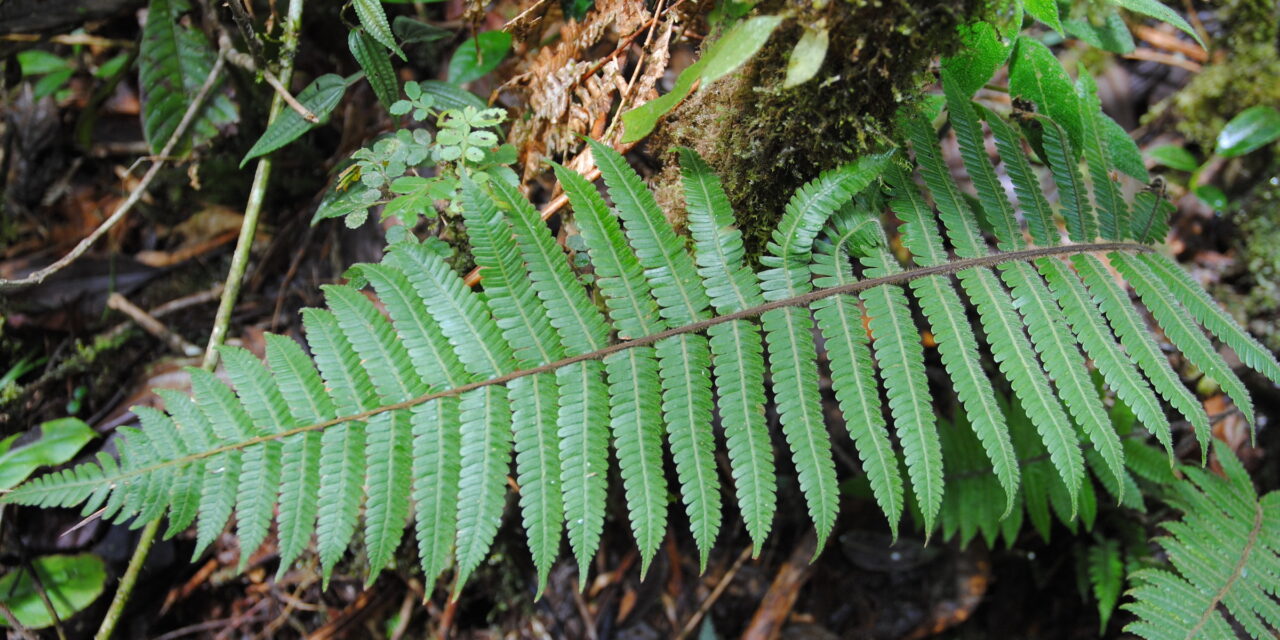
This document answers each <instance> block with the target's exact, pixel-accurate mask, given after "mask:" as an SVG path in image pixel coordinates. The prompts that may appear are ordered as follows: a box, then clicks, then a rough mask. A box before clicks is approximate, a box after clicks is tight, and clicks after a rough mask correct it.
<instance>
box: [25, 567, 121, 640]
mask: <svg viewBox="0 0 1280 640" xmlns="http://www.w3.org/2000/svg"><path fill="white" fill-rule="evenodd" d="M29 566H30V570H29V569H28V568H27V567H19V568H17V569H14V570H13V571H10V572H8V573H6V574H5V575H3V576H0V604H3V605H4V606H5V607H7V608H8V609H9V610H10V611H12V612H13V616H14V617H15V618H17V619H18V622H19V623H20V624H21V625H22V626H23V627H25V628H27V629H44V628H46V627H52V626H53V625H54V624H55V623H56V622H57V621H60V620H61V621H65V620H67V619H69V618H71V616H73V615H75V614H76V613H77V612H79V611H81V610H83V609H84V608H85V607H87V606H89V605H90V604H93V601H94V600H97V599H98V596H99V595H101V594H102V590H103V587H105V586H106V582H107V568H106V563H104V562H103V561H102V558H100V557H98V556H96V555H94V554H92V553H82V554H79V555H74V556H71V555H52V556H40V557H38V558H34V559H32V560H31V563H30V565H29ZM32 570H34V571H35V574H36V575H35V576H32V575H31V573H30V571H32ZM33 578H35V579H33ZM42 593H43V595H44V596H45V597H47V598H48V599H49V602H50V603H52V605H53V610H52V611H51V610H50V609H49V606H48V605H47V604H45V600H44V598H43V597H41V595H42ZM55 615H56V617H55ZM8 626H9V622H8V620H6V619H4V618H0V627H8Z"/></svg>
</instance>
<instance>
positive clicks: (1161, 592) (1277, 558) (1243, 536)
mask: <svg viewBox="0 0 1280 640" xmlns="http://www.w3.org/2000/svg"><path fill="white" fill-rule="evenodd" d="M1214 445H1215V446H1214V453H1215V454H1216V456H1217V458H1218V462H1219V463H1220V464H1221V465H1222V469H1223V471H1224V472H1225V475H1226V477H1225V478H1221V477H1218V476H1216V475H1213V474H1212V473H1209V472H1207V471H1205V470H1202V469H1198V468H1190V467H1189V468H1185V469H1184V472H1185V473H1186V474H1187V476H1188V478H1189V482H1183V483H1179V484H1178V485H1176V495H1175V499H1174V501H1173V504H1174V505H1175V506H1176V507H1177V508H1178V509H1179V510H1180V511H1182V512H1183V517H1182V519H1181V520H1178V521H1174V522H1167V523H1165V525H1164V526H1165V529H1167V530H1168V531H1169V534H1170V535H1169V536H1166V537H1161V538H1158V539H1157V541H1158V542H1159V544H1160V546H1161V547H1163V549H1164V551H1165V553H1166V555H1167V556H1168V558H1169V562H1170V563H1171V564H1172V565H1173V569H1174V571H1167V570H1164V569H1154V568H1149V569H1141V570H1139V571H1136V572H1134V573H1132V574H1130V576H1129V581H1130V584H1131V587H1130V589H1129V591H1128V592H1126V595H1127V596H1129V597H1131V598H1133V601H1131V602H1126V603H1125V604H1123V605H1121V606H1122V607H1123V608H1125V609H1127V610H1129V611H1130V612H1132V613H1133V614H1134V615H1136V616H1137V618H1138V619H1137V620H1135V621H1133V622H1131V623H1129V624H1128V625H1127V626H1125V631H1128V632H1130V633H1134V634H1137V635H1139V636H1141V637H1143V638H1147V639H1148V640H1162V639H1164V638H1180V639H1183V638H1228V637H1235V635H1236V632H1235V631H1234V630H1233V629H1232V625H1231V623H1230V622H1229V621H1228V618H1227V615H1226V614H1227V613H1229V614H1230V619H1231V620H1234V621H1235V622H1236V623H1238V624H1239V625H1240V627H1241V628H1243V629H1244V630H1245V631H1246V632H1247V633H1248V634H1249V635H1250V636H1251V637H1254V638H1269V637H1272V636H1274V634H1275V633H1276V632H1277V631H1278V630H1280V604H1277V602H1276V600H1275V594H1276V584H1277V583H1280V493H1277V492H1272V493H1269V494H1267V495H1266V496H1264V497H1262V498H1261V499H1259V498H1258V495H1257V493H1256V492H1255V491H1254V488H1253V483H1252V481H1250V479H1249V475H1248V473H1247V472H1245V470H1244V468H1243V467H1242V466H1241V465H1240V462H1239V461H1238V460H1236V458H1235V456H1234V455H1233V454H1232V453H1231V451H1230V449H1229V448H1228V447H1227V446H1226V445H1225V444H1223V443H1222V442H1218V441H1215V442H1214Z"/></svg>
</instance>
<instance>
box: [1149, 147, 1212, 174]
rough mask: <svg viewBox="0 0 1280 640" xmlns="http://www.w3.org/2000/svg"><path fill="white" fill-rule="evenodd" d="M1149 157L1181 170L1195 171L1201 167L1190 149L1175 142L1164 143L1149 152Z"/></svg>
mask: <svg viewBox="0 0 1280 640" xmlns="http://www.w3.org/2000/svg"><path fill="white" fill-rule="evenodd" d="M1147 157H1149V158H1151V159H1152V160H1154V161H1155V162H1157V163H1158V164H1162V165H1164V166H1166V167H1169V168H1171V169H1177V170H1179V171H1195V170H1196V169H1198V168H1199V167H1200V163H1199V162H1197V161H1196V157H1195V156H1193V155H1191V152H1190V151H1187V150H1186V149H1185V148H1183V147H1180V146H1178V145H1175V144H1162V145H1160V146H1158V147H1155V148H1153V149H1151V150H1150V151H1148V152H1147Z"/></svg>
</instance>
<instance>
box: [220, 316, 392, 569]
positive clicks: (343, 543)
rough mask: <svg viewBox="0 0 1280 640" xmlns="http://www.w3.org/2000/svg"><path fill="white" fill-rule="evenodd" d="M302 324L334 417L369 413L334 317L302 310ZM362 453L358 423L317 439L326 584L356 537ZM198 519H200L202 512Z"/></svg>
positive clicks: (365, 385)
mask: <svg viewBox="0 0 1280 640" xmlns="http://www.w3.org/2000/svg"><path fill="white" fill-rule="evenodd" d="M302 325H303V326H304V327H305V328H306V332H307V342H308V343H309V344H310V345H311V353H312V354H314V357H315V361H316V368H318V369H319V370H320V375H321V377H323V378H324V381H325V388H327V389H329V390H330V394H331V395H332V397H333V401H334V409H335V410H336V412H337V413H339V414H340V415H351V414H356V413H362V412H365V411H368V410H370V409H372V408H374V407H375V406H376V405H377V397H376V396H375V395H374V392H373V382H372V381H371V380H369V374H368V373H366V372H365V370H364V368H363V367H361V366H360V356H359V355H357V354H356V351H355V349H354V348H352V346H351V343H350V342H349V341H348V340H347V338H346V336H344V335H343V334H342V329H341V328H339V327H338V320H337V318H335V317H334V316H333V314H332V313H331V312H329V311H324V310H321V309H303V310H302ZM364 448H365V424H364V423H362V422H350V423H342V424H337V425H334V426H333V427H331V428H329V429H325V431H324V434H323V435H322V436H321V438H320V450H321V453H320V477H322V478H324V479H325V481H324V482H323V483H321V484H320V488H319V490H318V491H317V500H318V504H317V514H316V547H317V549H318V551H319V553H320V567H321V575H322V576H323V577H324V582H325V584H328V581H329V575H330V574H331V573H332V571H333V566H334V565H335V564H337V562H338V560H339V559H340V558H341V557H342V554H343V552H345V551H346V549H347V544H348V543H349V541H350V540H351V536H352V535H354V534H355V530H356V524H357V518H358V517H359V515H360V503H361V501H362V500H363V498H364V473H363V463H362V461H363V460H364ZM213 472H214V470H213V469H209V473H213ZM201 514H202V515H201V518H202V520H203V511H202V512H201Z"/></svg>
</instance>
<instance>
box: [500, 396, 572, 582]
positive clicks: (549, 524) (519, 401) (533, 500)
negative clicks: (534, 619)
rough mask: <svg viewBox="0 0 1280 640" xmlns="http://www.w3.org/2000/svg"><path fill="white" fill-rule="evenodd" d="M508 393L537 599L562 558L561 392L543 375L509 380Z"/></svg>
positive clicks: (521, 505)
mask: <svg viewBox="0 0 1280 640" xmlns="http://www.w3.org/2000/svg"><path fill="white" fill-rule="evenodd" d="M510 390H511V406H512V409H513V413H512V418H511V419H512V430H513V432H514V437H515V452H516V482H517V483H519V485H520V511H521V513H523V515H524V530H525V533H526V534H527V537H528V539H529V552H530V554H532V556H533V564H534V566H535V567H536V568H537V572H538V590H537V593H538V594H541V593H542V590H543V589H544V588H546V584H547V574H548V573H550V571H551V565H552V563H554V562H555V559H556V556H557V555H559V553H560V535H561V531H562V530H563V526H562V522H563V518H564V503H563V502H562V498H561V495H560V468H561V465H560V450H559V444H558V442H557V441H556V418H557V414H558V411H559V410H558V407H557V400H558V396H559V389H558V387H557V385H556V378H555V376H554V375H552V374H548V373H543V374H538V375H536V376H529V377H527V378H520V379H518V380H512V381H511V384H510Z"/></svg>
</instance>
